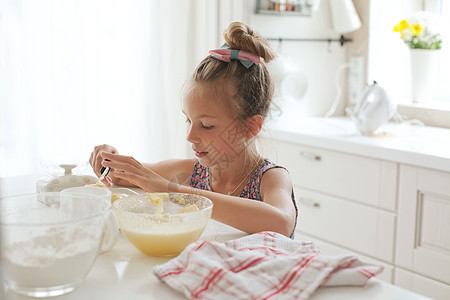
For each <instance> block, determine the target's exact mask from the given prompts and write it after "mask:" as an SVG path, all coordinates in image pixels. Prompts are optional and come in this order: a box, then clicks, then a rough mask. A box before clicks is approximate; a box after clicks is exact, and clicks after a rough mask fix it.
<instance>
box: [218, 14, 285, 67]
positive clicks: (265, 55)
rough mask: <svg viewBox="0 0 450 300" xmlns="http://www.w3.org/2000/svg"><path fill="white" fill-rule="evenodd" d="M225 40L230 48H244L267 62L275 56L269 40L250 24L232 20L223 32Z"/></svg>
mask: <svg viewBox="0 0 450 300" xmlns="http://www.w3.org/2000/svg"><path fill="white" fill-rule="evenodd" d="M224 38H225V42H226V43H227V44H228V45H229V46H230V47H231V48H232V49H237V50H244V51H247V52H250V53H253V54H256V55H258V56H259V57H261V58H262V59H264V61H266V62H269V61H271V60H272V59H274V58H275V56H276V53H275V51H274V50H273V49H272V48H271V47H270V45H269V42H268V41H267V40H266V39H265V38H264V37H262V36H260V35H258V34H257V33H256V32H254V31H253V29H252V28H250V26H248V25H246V24H244V23H242V22H233V23H231V24H230V26H228V28H227V29H226V30H225V32H224Z"/></svg>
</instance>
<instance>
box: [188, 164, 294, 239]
mask: <svg viewBox="0 0 450 300" xmlns="http://www.w3.org/2000/svg"><path fill="white" fill-rule="evenodd" d="M272 168H283V169H285V168H284V167H282V166H279V165H276V164H275V163H273V162H272V161H271V160H269V159H267V158H265V159H264V160H263V162H261V164H260V165H259V166H258V167H257V168H256V170H255V172H254V173H253V175H252V177H250V179H249V181H248V183H247V184H246V185H245V187H244V189H243V190H242V192H241V193H240V194H239V197H240V198H248V199H252V200H257V201H262V199H261V195H260V193H259V188H260V184H261V179H262V177H263V175H264V173H265V172H266V171H267V170H270V169H272ZM189 186H191V187H194V188H197V189H201V190H206V191H211V186H210V185H209V168H208V167H204V166H202V165H201V164H200V162H199V161H198V160H197V161H196V162H195V165H194V170H193V171H192V175H191V180H190V182H189ZM291 195H292V196H291V197H292V202H293V204H294V208H295V224H297V216H298V209H297V205H296V204H295V197H294V190H292V193H291ZM294 232H295V226H294V230H293V231H292V233H291V235H290V237H291V238H294Z"/></svg>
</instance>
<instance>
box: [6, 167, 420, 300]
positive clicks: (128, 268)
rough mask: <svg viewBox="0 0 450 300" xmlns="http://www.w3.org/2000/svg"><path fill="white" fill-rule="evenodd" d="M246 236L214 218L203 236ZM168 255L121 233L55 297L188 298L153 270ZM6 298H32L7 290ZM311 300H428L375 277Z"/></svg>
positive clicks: (20, 184) (18, 184)
mask: <svg viewBox="0 0 450 300" xmlns="http://www.w3.org/2000/svg"><path fill="white" fill-rule="evenodd" d="M36 178H37V177H36V176H24V177H11V178H0V195H1V196H6V195H13V194H24V193H30V192H34V190H35V181H36ZM243 236H245V233H244V232H242V231H239V230H237V229H234V228H232V227H229V226H227V225H225V224H222V223H219V222H217V221H214V220H211V221H210V222H209V224H208V226H207V228H206V230H205V232H204V233H203V234H202V236H201V237H200V239H206V240H216V241H221V242H222V241H228V240H231V239H236V238H240V237H243ZM168 259H169V258H158V257H149V256H146V255H144V254H142V253H141V252H139V251H138V250H137V249H136V248H134V246H132V244H131V243H129V242H128V241H127V239H126V238H125V237H124V236H123V235H122V234H121V235H120V238H119V240H118V242H117V244H116V245H115V246H114V248H112V249H111V250H110V251H108V252H106V253H104V254H101V255H100V256H99V257H98V258H97V261H96V262H95V264H94V266H93V268H92V270H91V271H90V273H89V274H88V276H87V277H86V279H85V282H84V283H83V284H82V286H81V287H79V288H78V289H76V290H75V291H73V292H72V293H69V294H67V295H63V296H59V297H53V298H51V299H54V300H63V299H64V300H66V299H67V300H69V299H99V300H102V299H108V300H109V299H133V300H134V299H185V298H184V296H183V295H182V294H180V293H178V292H176V291H173V290H172V289H170V288H169V287H168V286H167V285H165V284H164V283H161V282H160V281H159V280H158V279H157V278H156V276H155V275H153V273H152V268H153V266H155V265H158V264H162V263H164V262H166V261H167V260H168ZM6 299H8V300H19V299H20V300H22V299H30V298H27V297H22V296H19V295H16V294H14V293H12V292H11V291H9V292H8V291H7V294H6ZM310 299H312V300H320V299H336V300H340V299H342V300H344V299H345V300H347V299H366V300H370V299H373V300H375V299H377V300H386V299H408V300H420V299H428V298H426V297H423V296H421V295H418V294H415V293H412V292H410V291H407V290H404V289H401V288H399V287H396V286H393V285H391V284H388V283H385V282H383V281H380V280H378V279H376V278H372V279H370V280H369V281H368V283H367V284H366V285H365V286H364V287H328V288H319V289H318V290H317V291H316V292H315V293H314V294H313V296H312V297H311V298H310Z"/></svg>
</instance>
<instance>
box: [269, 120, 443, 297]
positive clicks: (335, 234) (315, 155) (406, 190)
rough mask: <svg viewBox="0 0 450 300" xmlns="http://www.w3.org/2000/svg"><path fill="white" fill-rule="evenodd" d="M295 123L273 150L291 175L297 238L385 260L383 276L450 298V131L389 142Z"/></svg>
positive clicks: (278, 136)
mask: <svg viewBox="0 0 450 300" xmlns="http://www.w3.org/2000/svg"><path fill="white" fill-rule="evenodd" d="M327 122H328V120H327ZM299 124H300V125H301V123H299ZM292 125H293V124H289V126H287V127H286V128H288V129H285V130H279V129H277V131H276V132H275V133H274V134H272V136H271V139H272V146H273V147H272V148H273V149H272V151H271V153H270V154H268V156H269V157H273V158H274V160H275V161H276V162H278V163H279V164H281V165H283V166H285V167H286V168H287V169H288V170H289V172H290V174H291V178H292V180H293V184H294V191H295V196H296V201H297V204H298V208H299V218H298V224H297V231H296V238H297V239H298V238H302V239H310V240H314V241H316V242H317V243H318V245H319V247H320V248H321V249H322V251H323V252H324V253H325V254H345V253H347V254H349V253H350V254H356V255H358V256H359V257H360V258H361V259H363V260H366V261H370V262H374V263H379V264H381V265H383V266H384V267H385V270H384V272H385V274H383V275H382V276H380V279H382V280H385V281H388V282H391V283H394V284H396V285H399V286H401V287H403V288H406V289H410V290H412V291H415V292H418V293H421V294H423V295H425V296H428V297H431V298H433V299H446V300H448V299H450V151H441V150H442V143H443V142H444V141H450V131H445V130H444V131H443V130H440V129H437V130H433V129H429V128H425V129H423V130H425V131H424V133H426V134H423V135H419V134H417V135H416V136H408V137H407V138H399V139H394V138H391V139H384V140H383V139H376V138H371V137H365V136H358V135H357V134H349V133H348V131H347V132H346V133H345V134H344V135H342V136H338V135H337V136H333V135H330V133H329V132H327V133H326V134H323V135H320V133H318V134H317V135H315V134H311V132H310V131H311V129H310V128H307V127H306V126H305V127H304V128H302V126H298V127H299V128H300V129H295V127H294V126H292ZM328 129H329V128H328ZM428 131H429V132H428ZM439 149H441V150H439Z"/></svg>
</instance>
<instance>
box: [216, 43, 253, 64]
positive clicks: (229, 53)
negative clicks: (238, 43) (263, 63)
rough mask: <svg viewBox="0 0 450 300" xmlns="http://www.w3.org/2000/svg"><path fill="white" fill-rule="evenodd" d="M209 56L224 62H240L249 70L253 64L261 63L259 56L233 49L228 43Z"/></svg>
mask: <svg viewBox="0 0 450 300" xmlns="http://www.w3.org/2000/svg"><path fill="white" fill-rule="evenodd" d="M209 54H211V56H212V57H214V58H217V59H218V60H221V61H224V62H230V61H231V60H238V61H240V62H241V64H242V65H243V66H244V67H246V68H247V69H248V68H250V67H251V66H252V65H253V64H259V63H260V58H259V56H258V55H256V54H253V53H250V52H247V51H243V50H234V49H231V48H230V46H228V45H227V44H226V43H225V44H223V45H222V46H221V47H220V48H218V49H213V50H209Z"/></svg>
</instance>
